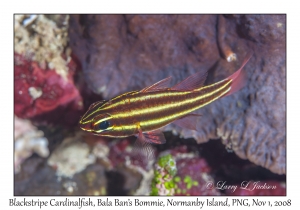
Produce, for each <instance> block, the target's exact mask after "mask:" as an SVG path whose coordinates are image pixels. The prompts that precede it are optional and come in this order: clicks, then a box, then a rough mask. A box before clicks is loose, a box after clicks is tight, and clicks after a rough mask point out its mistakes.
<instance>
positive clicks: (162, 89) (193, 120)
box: [79, 56, 251, 147]
mask: <svg viewBox="0 0 300 210" xmlns="http://www.w3.org/2000/svg"><path fill="white" fill-rule="evenodd" d="M250 57H251V56H248V58H247V59H246V60H245V61H244V62H243V64H242V66H241V67H240V68H239V69H238V70H237V71H236V72H235V73H234V74H232V75H231V76H229V77H228V78H226V79H224V80H222V81H220V82H217V83H214V84H212V85H208V86H203V83H204V81H205V79H206V76H207V72H206V73H204V74H203V73H202V74H201V73H196V74H194V75H192V76H190V77H188V78H186V79H185V80H183V81H182V82H180V83H178V84H176V85H175V86H173V87H171V88H169V82H170V80H171V77H168V78H166V79H163V80H161V81H159V82H157V83H155V84H153V85H151V86H149V87H146V88H144V89H142V90H141V91H133V92H127V93H124V94H122V95H119V96H117V97H115V98H113V99H111V100H109V101H99V102H96V103H93V104H92V105H91V106H90V107H89V109H88V111H87V112H86V113H85V114H84V115H83V116H82V118H81V120H80V122H79V124H80V128H81V129H82V130H84V131H88V132H91V133H93V134H95V135H99V136H106V137H114V138H122V137H128V136H132V135H136V136H137V137H138V138H137V141H136V145H137V147H143V146H147V145H148V144H150V143H155V144H163V143H165V142H166V139H165V137H164V135H163V133H162V132H161V131H160V128H162V127H164V126H166V125H168V124H170V123H174V124H176V125H178V126H181V127H183V128H188V129H191V130H196V125H197V119H198V118H199V116H200V115H199V114H196V113H193V112H194V111H195V110H197V109H199V108H201V107H203V106H205V105H207V104H209V103H211V102H213V101H215V100H217V99H219V98H221V97H224V96H228V95H231V94H233V93H234V92H236V91H238V90H239V89H240V88H242V86H243V85H244V84H245V76H244V75H245V74H244V73H243V71H242V69H243V67H244V66H245V65H246V63H247V62H248V61H249V59H250Z"/></svg>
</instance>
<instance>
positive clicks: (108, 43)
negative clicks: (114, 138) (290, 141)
mask: <svg viewBox="0 0 300 210" xmlns="http://www.w3.org/2000/svg"><path fill="white" fill-rule="evenodd" d="M285 18H286V17H285V15H226V16H218V15H82V16H81V15H74V16H71V17H70V27H69V34H70V45H71V48H72V50H73V51H74V53H75V54H76V55H77V57H78V59H79V60H80V62H81V64H82V66H83V74H84V76H85V79H86V81H87V83H88V84H89V87H90V88H91V89H92V90H93V91H94V92H96V93H101V94H102V96H103V97H104V98H105V99H109V98H111V97H113V96H115V95H117V94H120V93H123V92H126V91H130V90H138V89H142V88H144V87H146V86H148V85H150V84H153V83H155V82H157V81H159V80H161V79H163V78H166V77H168V76H170V75H172V77H173V81H174V82H178V81H181V80H182V79H184V78H185V77H187V76H189V75H191V74H193V73H195V72H198V71H205V70H209V76H208V78H207V81H206V84H211V83H213V82H216V81H220V80H221V79H224V78H225V77H226V76H228V75H230V74H231V73H233V72H234V71H235V70H236V69H237V68H238V67H239V65H240V64H241V62H242V60H243V59H244V57H245V55H246V54H248V53H250V52H253V57H252V58H251V60H250V61H249V63H248V64H247V65H246V67H245V69H244V71H245V72H246V74H247V85H246V87H245V88H244V89H243V90H241V91H239V92H238V93H236V94H234V95H232V96H230V97H226V98H224V99H221V100H218V101H216V102H214V103H212V104H210V105H208V106H206V107H204V108H202V109H200V110H199V111H198V113H199V114H202V116H203V117H201V120H199V121H200V123H199V125H197V128H198V132H195V131H190V130H185V129H181V128H179V129H178V128H176V130H178V131H179V133H180V135H181V136H183V137H184V138H189V137H193V138H195V139H196V140H197V142H198V143H203V142H207V141H208V140H209V139H218V138H221V139H222V140H223V142H224V144H230V145H231V147H232V150H233V151H234V152H235V153H236V154H237V155H238V156H239V157H241V158H243V159H249V160H250V161H252V162H254V163H255V164H257V165H261V166H263V167H266V168H268V169H270V170H271V171H273V172H275V173H278V174H284V173H285V160H286V159H285V156H286V154H285V149H286V144H285V138H286V134H285V127H286V122H285V113H286V112H285V110H286V108H285V84H286V81H285V72H286V69H285ZM216 26H218V27H217V28H218V30H216ZM219 48H220V49H219ZM220 54H221V55H222V57H224V58H226V59H227V60H228V59H229V60H230V61H232V62H230V63H228V62H227V61H226V60H225V59H220ZM145 78H147V79H145ZM120 81H122V82H120ZM116 84H118V85H116ZM203 122H205V123H203ZM174 128H175V127H174V126H172V125H171V126H168V127H166V128H165V130H174Z"/></svg>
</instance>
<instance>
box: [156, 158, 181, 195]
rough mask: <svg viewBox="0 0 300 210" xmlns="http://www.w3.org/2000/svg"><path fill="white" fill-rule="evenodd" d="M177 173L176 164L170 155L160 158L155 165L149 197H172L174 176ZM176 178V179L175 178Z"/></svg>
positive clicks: (174, 187)
mask: <svg viewBox="0 0 300 210" xmlns="http://www.w3.org/2000/svg"><path fill="white" fill-rule="evenodd" d="M176 173H177V168H176V162H175V160H174V159H173V157H172V155H171V154H168V155H164V156H162V157H160V158H159V159H158V161H157V164H155V171H154V179H153V181H152V191H151V193H150V195H174V193H175V189H177V188H176V187H177V186H176V185H175V181H176V180H177V179H176V180H174V179H175V178H174V176H175V174H176ZM176 178H177V177H176Z"/></svg>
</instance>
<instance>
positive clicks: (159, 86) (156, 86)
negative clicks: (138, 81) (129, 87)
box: [140, 76, 172, 92]
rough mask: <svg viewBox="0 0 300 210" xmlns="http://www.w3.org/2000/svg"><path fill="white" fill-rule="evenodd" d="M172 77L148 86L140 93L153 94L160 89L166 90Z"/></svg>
mask: <svg viewBox="0 0 300 210" xmlns="http://www.w3.org/2000/svg"><path fill="white" fill-rule="evenodd" d="M171 79H172V77H171V76H170V77H167V78H165V79H163V80H160V81H159V82H157V83H155V84H153V85H151V86H149V87H145V88H144V89H142V90H141V91H140V92H153V91H157V90H160V89H164V88H168V87H169V84H170V81H171Z"/></svg>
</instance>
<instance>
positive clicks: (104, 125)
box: [97, 120, 110, 130]
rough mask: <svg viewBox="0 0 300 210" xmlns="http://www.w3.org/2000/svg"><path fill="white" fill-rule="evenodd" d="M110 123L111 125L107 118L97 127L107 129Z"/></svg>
mask: <svg viewBox="0 0 300 210" xmlns="http://www.w3.org/2000/svg"><path fill="white" fill-rule="evenodd" d="M109 125H110V123H109V122H108V121H107V120H105V121H103V122H101V123H99V124H98V126H97V127H98V128H99V129H101V130H105V129H107V128H108V127H109Z"/></svg>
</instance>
